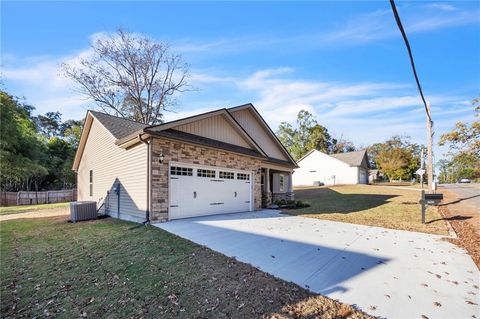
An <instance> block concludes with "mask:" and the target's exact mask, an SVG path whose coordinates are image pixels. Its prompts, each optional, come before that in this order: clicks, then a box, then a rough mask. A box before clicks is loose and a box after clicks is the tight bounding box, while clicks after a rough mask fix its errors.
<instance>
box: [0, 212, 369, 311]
mask: <svg viewBox="0 0 480 319" xmlns="http://www.w3.org/2000/svg"><path fill="white" fill-rule="evenodd" d="M0 234H1V257H2V258H1V260H0V273H1V287H0V297H1V298H0V300H1V314H2V317H11V318H14V317H47V316H54V317H60V318H78V317H89V318H96V317H109V318H145V317H148V318H178V317H183V318H193V317H195V318H206V317H209V318H230V317H234V318H260V317H262V316H263V318H300V317H304V318H314V317H315V318H317V317H318V318H367V316H366V315H364V314H362V313H360V312H358V311H357V310H354V309H353V308H352V307H350V306H347V305H344V304H340V303H338V302H336V301H333V300H331V299H328V298H326V297H322V296H318V295H314V294H312V293H309V292H308V291H306V290H304V289H302V288H301V287H299V286H297V285H295V284H292V283H287V282H284V281H282V280H279V279H276V278H274V277H272V276H270V275H268V274H265V273H263V272H261V271H259V270H257V269H255V268H253V267H251V266H249V265H246V264H244V263H241V262H238V261H236V260H234V259H231V258H227V257H225V256H223V255H221V254H219V253H216V252H213V251H211V250H209V249H207V248H205V247H201V246H199V245H196V244H193V243H192V242H189V241H187V240H184V239H181V238H179V237H176V236H174V235H171V234H169V233H167V232H165V231H163V230H160V229H158V228H155V227H152V226H147V227H145V226H141V225H137V224H133V223H128V222H123V221H118V220H114V219H110V218H108V219H103V220H96V221H89V222H80V223H75V224H72V223H68V222H67V218H66V217H55V218H41V219H30V220H27V219H23V220H22V219H17V220H11V221H4V222H0Z"/></svg>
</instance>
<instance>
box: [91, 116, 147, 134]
mask: <svg viewBox="0 0 480 319" xmlns="http://www.w3.org/2000/svg"><path fill="white" fill-rule="evenodd" d="M90 112H91V113H92V114H93V116H95V118H96V119H97V120H99V121H100V123H102V125H103V126H105V128H106V129H107V130H108V131H110V133H112V135H113V136H114V137H115V138H116V139H121V138H123V137H125V136H127V135H130V134H133V133H135V132H137V131H140V130H142V129H144V128H145V127H147V126H148V125H147V124H143V123H139V122H135V121H131V120H127V119H124V118H121V117H118V116H113V115H109V114H105V113H101V112H96V111H90Z"/></svg>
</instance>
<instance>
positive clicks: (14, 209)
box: [0, 203, 70, 215]
mask: <svg viewBox="0 0 480 319" xmlns="http://www.w3.org/2000/svg"><path fill="white" fill-rule="evenodd" d="M69 204H70V203H52V204H40V205H19V206H6V207H0V215H8V214H17V213H24V212H29V211H34V210H43V209H52V208H67V207H68V205H69Z"/></svg>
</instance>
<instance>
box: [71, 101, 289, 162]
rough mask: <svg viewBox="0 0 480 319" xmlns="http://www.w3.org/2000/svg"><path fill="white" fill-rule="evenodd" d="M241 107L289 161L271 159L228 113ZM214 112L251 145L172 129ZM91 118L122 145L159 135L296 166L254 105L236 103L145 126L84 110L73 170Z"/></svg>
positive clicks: (206, 116) (78, 160)
mask: <svg viewBox="0 0 480 319" xmlns="http://www.w3.org/2000/svg"><path fill="white" fill-rule="evenodd" d="M240 108H251V109H252V110H253V111H254V112H253V113H254V114H255V116H257V118H258V119H259V120H260V122H261V123H262V125H264V126H265V128H266V131H267V132H269V134H270V135H271V137H272V139H273V140H274V141H275V142H276V143H277V144H278V145H279V148H280V149H281V150H282V152H284V153H285V154H286V155H287V157H288V159H290V161H283V160H275V159H273V158H270V157H269V156H268V155H267V154H266V153H265V152H264V151H263V150H262V148H261V147H260V146H259V145H258V144H257V143H256V142H255V140H254V139H253V138H252V137H251V136H250V135H249V134H248V132H247V131H246V130H245V129H244V128H243V127H242V126H241V125H240V123H239V122H237V120H236V119H235V118H234V117H233V116H232V114H231V113H230V112H229V110H237V109H240ZM217 115H222V116H224V117H225V119H226V120H227V121H228V122H229V123H230V124H231V125H232V127H233V128H234V129H235V130H236V131H237V132H238V133H239V134H240V135H241V137H243V138H244V139H245V141H246V142H247V143H248V145H250V146H252V149H249V148H245V147H241V146H238V145H233V144H229V143H225V142H222V141H217V140H213V139H209V138H206V137H202V136H198V135H194V134H189V133H186V132H181V131H178V130H175V127H177V126H179V125H183V124H187V123H192V122H195V121H198V120H201V119H204V118H208V117H212V116H217ZM93 119H96V120H98V121H99V122H100V123H101V124H102V125H103V126H104V127H105V129H106V130H107V131H108V132H109V133H110V134H111V135H112V136H113V138H115V140H116V141H115V144H116V145H119V146H120V145H121V146H122V147H128V146H129V145H133V144H136V143H137V142H138V141H137V142H135V141H136V140H138V138H139V135H141V134H149V135H158V136H164V137H170V138H174V139H179V140H182V141H187V142H188V141H190V142H192V143H195V144H201V145H205V146H211V147H215V148H220V149H224V150H229V151H232V152H237V153H242V154H246V155H250V156H255V157H262V158H264V159H266V160H267V161H272V162H278V164H284V165H292V164H293V165H294V166H295V167H298V166H297V164H296V162H295V161H294V160H293V158H292V157H291V155H290V153H288V151H287V150H286V149H285V147H284V146H283V144H282V143H281V142H280V141H279V140H278V138H277V136H276V135H275V134H274V133H273V131H272V130H271V129H270V127H269V126H268V125H267V124H266V122H265V120H264V119H263V118H262V117H261V116H260V114H259V113H258V111H257V110H256V109H255V108H254V106H253V105H252V104H250V103H249V104H244V105H240V106H236V107H233V108H230V109H226V108H222V109H218V110H214V111H211V112H206V113H202V114H197V115H194V116H190V117H187V118H183V119H178V120H174V121H170V122H166V123H162V124H158V125H147V124H143V123H139V122H135V121H131V120H128V119H125V118H121V117H118V116H114V115H109V114H106V113H102V112H97V111H91V110H89V111H88V112H87V116H86V119H85V125H84V128H83V130H82V134H81V137H80V143H79V147H78V150H77V153H76V154H75V159H74V163H73V169H74V170H76V169H77V168H78V165H79V164H80V159H81V157H82V154H83V149H84V147H85V143H86V140H87V137H88V134H89V132H90V127H91V124H92V121H93Z"/></svg>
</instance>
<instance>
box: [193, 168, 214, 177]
mask: <svg viewBox="0 0 480 319" xmlns="http://www.w3.org/2000/svg"><path fill="white" fill-rule="evenodd" d="M197 176H198V177H210V178H215V176H216V174H215V171H213V170H210V169H201V168H199V169H197Z"/></svg>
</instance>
